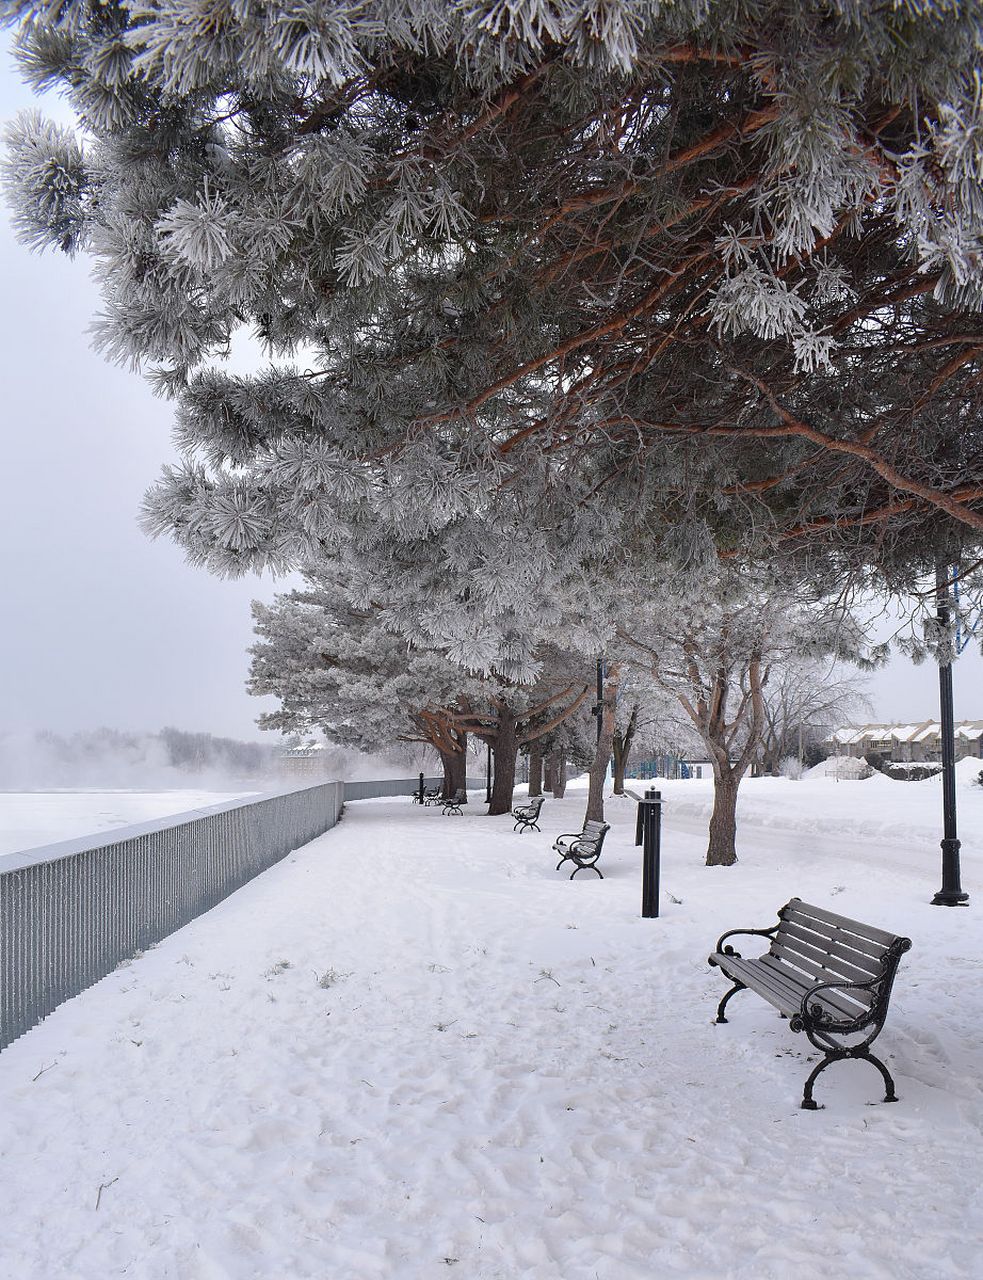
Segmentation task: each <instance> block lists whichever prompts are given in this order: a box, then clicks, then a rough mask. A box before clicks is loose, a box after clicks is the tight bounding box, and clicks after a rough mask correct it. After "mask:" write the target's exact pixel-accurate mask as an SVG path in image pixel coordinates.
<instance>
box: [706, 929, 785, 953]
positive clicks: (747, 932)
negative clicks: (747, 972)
mask: <svg viewBox="0 0 983 1280" xmlns="http://www.w3.org/2000/svg"><path fill="white" fill-rule="evenodd" d="M777 932H778V925H777V924H773V925H772V926H771V928H770V929H728V930H727V932H726V933H722V934H721V935H720V937H719V938H718V939H717V945H716V946H715V947H714V949H713V950H714V952H715V953H717V952H720V953H722V954H723V955H725V956H737V958H738V959H740V958H741V953H740V952H739V951H735V950H734V948H733V947H725V946H724V943H725V942H726V940H727V939H728V938H733V937H737V936H746V937H755V938H773V937H774V936H775V934H776V933H777Z"/></svg>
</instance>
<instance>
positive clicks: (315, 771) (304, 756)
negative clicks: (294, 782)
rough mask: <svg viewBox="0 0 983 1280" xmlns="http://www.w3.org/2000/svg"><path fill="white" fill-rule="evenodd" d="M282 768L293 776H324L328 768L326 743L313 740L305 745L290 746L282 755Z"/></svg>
mask: <svg viewBox="0 0 983 1280" xmlns="http://www.w3.org/2000/svg"><path fill="white" fill-rule="evenodd" d="M280 768H281V770H282V771H283V772H284V773H285V774H287V775H289V776H290V777H291V778H296V777H303V778H310V777H312V776H315V775H316V776H318V777H320V776H322V775H323V774H324V773H325V772H326V770H327V763H326V757H325V747H324V744H323V743H320V742H312V743H310V744H308V745H307V746H304V747H290V748H289V749H288V750H287V751H284V752H283V754H282V755H281V756H280Z"/></svg>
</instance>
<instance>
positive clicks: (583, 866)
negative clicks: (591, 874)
mask: <svg viewBox="0 0 983 1280" xmlns="http://www.w3.org/2000/svg"><path fill="white" fill-rule="evenodd" d="M557 870H558V871H559V867H557ZM578 871H596V872H597V877H598V879H599V880H603V879H604V877H603V876H602V875H601V872H600V869H599V868H598V867H595V866H593V865H590V866H588V864H587V863H586V862H582V863H581V864H580V866H579V867H574V869H573V871H571V872H570V879H571V880H572V879H573V878H574V876H575V875H576V874H577V872H578Z"/></svg>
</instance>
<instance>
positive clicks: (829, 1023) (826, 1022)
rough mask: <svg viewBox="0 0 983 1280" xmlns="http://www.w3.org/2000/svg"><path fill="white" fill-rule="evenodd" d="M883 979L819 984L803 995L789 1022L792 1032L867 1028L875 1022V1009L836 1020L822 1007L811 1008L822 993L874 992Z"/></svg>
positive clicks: (863, 1010)
mask: <svg viewBox="0 0 983 1280" xmlns="http://www.w3.org/2000/svg"><path fill="white" fill-rule="evenodd" d="M882 981H883V979H882V978H880V977H876V978H871V979H870V981H869V982H817V983H816V985H815V986H814V987H810V988H809V990H808V991H807V992H806V993H805V995H803V997H802V1001H801V1004H800V1005H799V1012H798V1013H795V1014H793V1015H792V1017H791V1019H790V1020H789V1024H788V1026H789V1030H790V1031H807V1030H808V1029H809V1028H810V1027H811V1028H813V1029H814V1030H816V1031H849V1030H851V1028H856V1027H858V1026H861V1027H862V1026H866V1025H867V1024H868V1023H870V1022H873V1021H875V1019H876V1015H875V1013H874V1007H873V1006H871V1008H870V1009H861V1010H858V1011H857V1014H856V1016H855V1017H853V1018H836V1017H834V1016H833V1014H831V1013H830V1012H829V1010H828V1009H824V1008H823V1007H822V1006H821V1005H818V1004H817V1005H813V1007H812V1008H810V1007H809V1005H810V1002H811V1001H814V1000H815V998H816V996H817V995H818V994H819V993H820V992H821V991H872V990H873V988H874V987H876V986H877V984H878V983H879V982H882Z"/></svg>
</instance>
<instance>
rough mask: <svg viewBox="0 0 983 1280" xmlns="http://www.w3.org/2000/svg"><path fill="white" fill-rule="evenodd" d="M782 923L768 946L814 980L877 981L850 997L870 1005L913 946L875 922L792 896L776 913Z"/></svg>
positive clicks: (887, 988) (885, 992)
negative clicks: (866, 989) (846, 914)
mask: <svg viewBox="0 0 983 1280" xmlns="http://www.w3.org/2000/svg"><path fill="white" fill-rule="evenodd" d="M778 915H779V919H780V924H779V926H778V932H777V933H776V934H775V937H774V940H773V941H772V944H771V947H770V949H769V952H770V954H771V955H773V956H775V957H776V959H778V960H780V961H781V962H782V964H785V965H792V966H793V967H794V968H796V969H798V970H799V971H800V972H802V973H804V974H805V975H806V976H807V977H809V978H811V979H812V980H813V981H814V982H860V983H873V984H874V985H873V986H872V988H871V989H870V990H869V991H858V990H856V989H854V990H851V991H850V993H849V996H850V999H851V1000H855V1001H856V1002H857V1003H859V1004H863V1005H867V1006H872V1005H873V1004H874V1003H875V1002H878V1001H880V1000H883V999H885V998H886V997H887V996H888V995H889V993H890V989H891V983H892V982H893V981H894V974H895V972H896V970H897V967H898V962H899V961H900V959H901V957H902V955H903V954H904V953H905V952H906V951H907V950H909V948H910V947H911V940H910V939H909V938H901V937H898V936H897V935H896V934H893V933H887V932H886V931H885V930H884V929H875V928H874V927H873V925H868V924H863V923H861V921H859V920H851V919H849V918H848V917H847V916H840V915H837V914H836V913H835V912H833V911H827V910H826V909H825V908H824V907H815V906H812V905H811V904H810V903H808V902H803V901H802V900H801V898H793V899H792V900H791V902H789V903H787V904H786V905H785V906H784V907H782V909H781V911H779V913H778Z"/></svg>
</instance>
